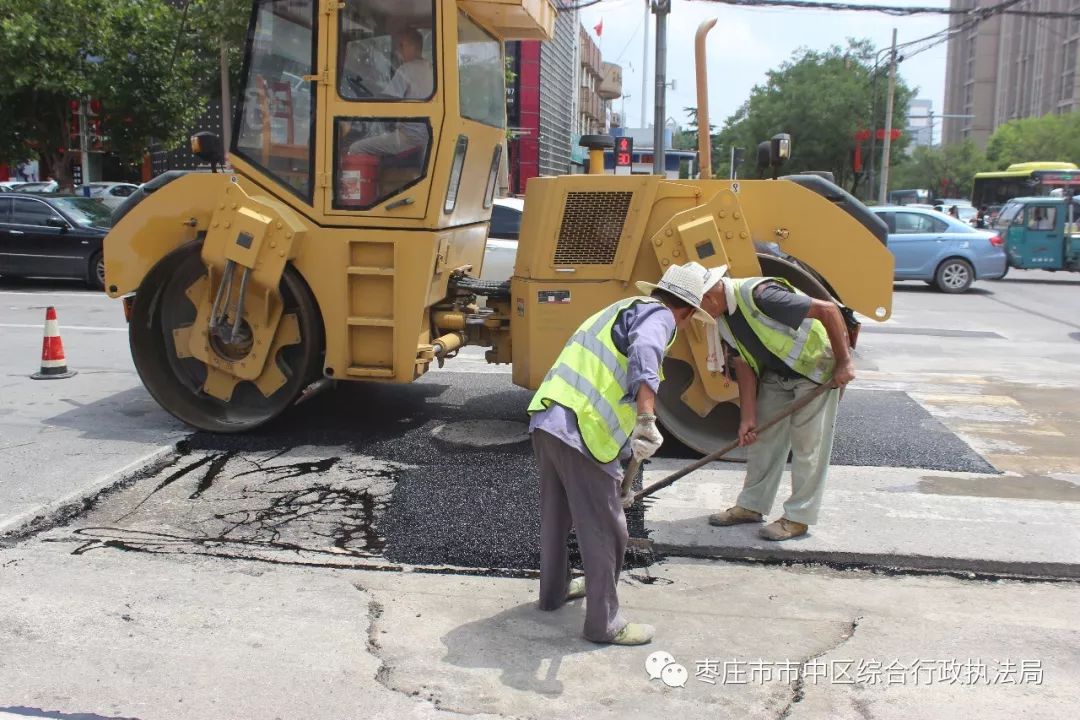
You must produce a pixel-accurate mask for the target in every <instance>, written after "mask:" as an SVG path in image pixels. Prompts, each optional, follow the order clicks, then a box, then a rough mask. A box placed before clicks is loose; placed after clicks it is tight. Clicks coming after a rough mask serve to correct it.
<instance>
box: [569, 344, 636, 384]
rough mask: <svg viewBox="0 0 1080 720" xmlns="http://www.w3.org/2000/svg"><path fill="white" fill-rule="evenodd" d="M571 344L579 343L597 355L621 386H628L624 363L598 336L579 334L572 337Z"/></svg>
mask: <svg viewBox="0 0 1080 720" xmlns="http://www.w3.org/2000/svg"><path fill="white" fill-rule="evenodd" d="M570 342H572V343H577V344H578V345H580V346H581V347H583V348H585V349H586V350H588V351H589V352H591V353H592V354H593V355H595V356H596V357H597V359H598V360H600V362H602V363H603V364H604V365H605V366H606V367H607V368H608V369H609V370H610V371H611V373H612V374H613V375H614V376H615V379H616V380H617V381H618V383H619V385H621V386H622V387H624V388H625V387H626V386H627V378H626V370H624V369H623V366H622V362H620V361H619V359H618V357H616V356H615V353H613V352H611V348H609V347H608V346H607V345H605V344H604V341H603V340H601V339H600V338H599V337H597V336H596V335H590V334H589V333H587V332H579V333H574V335H573V336H571V338H570Z"/></svg>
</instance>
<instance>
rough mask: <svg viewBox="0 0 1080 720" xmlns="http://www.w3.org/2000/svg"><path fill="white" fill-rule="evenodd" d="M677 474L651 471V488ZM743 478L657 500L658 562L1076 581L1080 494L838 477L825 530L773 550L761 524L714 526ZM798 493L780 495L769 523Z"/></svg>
mask: <svg viewBox="0 0 1080 720" xmlns="http://www.w3.org/2000/svg"><path fill="white" fill-rule="evenodd" d="M676 469H678V464H677V463H673V462H672V461H670V460H664V461H661V462H657V463H651V464H650V465H649V466H648V470H647V472H646V474H645V482H646V483H650V482H655V481H657V480H660V479H661V478H662V477H664V476H665V475H667V474H669V473H670V472H673V471H674V470H676ZM744 472H745V468H744V467H743V466H740V465H733V464H729V463H717V464H716V466H714V467H710V468H707V469H703V470H700V471H698V472H696V473H694V474H692V475H690V476H688V477H685V478H683V479H682V480H679V481H678V482H677V483H675V484H674V485H672V486H671V487H670V488H666V489H664V490H661V491H660V492H658V493H657V494H656V495H655V496H654V497H653V498H652V499H651V500H650V501H649V506H648V509H647V511H646V513H645V526H646V529H647V530H648V531H649V537H650V538H651V539H652V540H653V541H654V543H655V544H656V549H657V551H658V552H661V553H669V554H672V555H678V556H700V557H714V558H727V559H743V558H747V559H755V560H767V561H770V562H777V561H794V562H821V563H832V564H836V565H845V566H846V565H855V566H861V567H878V568H896V569H910V570H939V571H959V572H969V573H982V574H987V575H1014V576H1026V577H1070V578H1080V564H1078V559H1080V533H1078V532H1076V531H1075V528H1076V527H1078V526H1080V486H1077V485H1074V484H1073V483H1070V482H1066V481H1061V482H1059V483H1057V484H1048V483H1038V484H1033V483H1028V482H1025V481H1024V479H1023V478H1019V477H1017V476H1013V475H980V474H975V473H948V472H941V471H934V472H925V471H924V472H919V471H915V472H912V471H911V470H906V469H898V468H855V467H844V466H837V467H833V468H832V469H831V470H830V473H829V480H828V486H827V489H826V492H825V499H824V502H823V504H822V511H821V517H820V518H819V523H818V524H816V525H813V526H811V528H810V533H809V534H808V535H806V536H803V537H800V538H795V539H792V540H790V541H786V542H782V543H776V542H769V541H767V540H764V539H762V538H761V537H759V536H758V530H759V529H760V527H761V524H760V523H748V524H745V525H737V526H733V527H726V528H722V527H713V526H711V525H709V524H708V516H709V514H710V513H713V512H717V511H719V510H723V509H724V508H728V507H731V506H732V505H734V504H735V500H736V498H737V497H738V494H739V490H740V489H741V488H742V482H743V477H744ZM788 493H790V484H789V482H788V481H787V479H785V481H784V482H783V483H782V484H781V488H780V492H779V493H778V496H777V500H776V504H775V505H774V508H773V514H772V515H770V516H769V517H768V518H767V521H768V520H773V519H776V518H778V517H780V515H781V514H782V512H783V508H782V504H783V501H784V499H785V498H786V497H787V494H788Z"/></svg>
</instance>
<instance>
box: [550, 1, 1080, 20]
mask: <svg viewBox="0 0 1080 720" xmlns="http://www.w3.org/2000/svg"><path fill="white" fill-rule="evenodd" d="M604 1H605V0H582V1H580V2H577V3H570V2H562V3H558V4H559V5H561V6H562V7H561V9H564V10H581V9H583V8H587V7H592V6H593V5H598V4H600V3H601V2H604ZM693 1H694V2H708V3H717V4H721V5H734V6H736V7H744V8H756V7H760V8H770V7H784V8H794V9H805V10H835V11H841V12H876V13H882V14H885V15H894V16H910V15H950V16H961V17H968V18H978V19H980V20H985V19H986V18H989V17H992V16H994V15H1017V16H1020V17H1035V18H1046V19H1069V18H1080V12H1067V11H1058V10H1024V9H1017V8H1014V7H1013V6H1014V5H1016V4H1017V3H1018V2H1020V1H1021V0H1007V1H1006V2H1001V3H998V4H996V5H988V6H986V7H974V8H953V7H934V6H929V5H922V6H919V5H863V4H857V3H853V2H837V1H834V0H693Z"/></svg>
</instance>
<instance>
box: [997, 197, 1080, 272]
mask: <svg viewBox="0 0 1080 720" xmlns="http://www.w3.org/2000/svg"><path fill="white" fill-rule="evenodd" d="M1077 222H1080V199H1074V198H1070V197H1025V198H1015V199H1013V200H1010V201H1009V202H1008V203H1006V204H1005V207H1003V208H1002V209H1001V212H1000V213H999V214H998V217H997V221H996V223H995V228H996V229H997V230H998V232H1000V233H1001V236H1002V237H1004V238H1005V250H1006V255H1007V257H1008V263H1009V267H1014V268H1019V269H1022V270H1027V269H1031V268H1038V269H1042V270H1073V271H1077V270H1080V233H1078V232H1077Z"/></svg>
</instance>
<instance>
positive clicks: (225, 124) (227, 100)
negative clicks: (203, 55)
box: [220, 38, 293, 156]
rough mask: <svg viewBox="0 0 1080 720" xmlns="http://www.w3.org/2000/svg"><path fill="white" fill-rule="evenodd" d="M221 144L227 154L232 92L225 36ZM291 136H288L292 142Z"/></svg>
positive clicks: (230, 134) (230, 128)
mask: <svg viewBox="0 0 1080 720" xmlns="http://www.w3.org/2000/svg"><path fill="white" fill-rule="evenodd" d="M220 63H221V146H222V148H224V149H225V155H226V156H227V155H228V149H229V145H230V144H232V93H231V92H230V89H229V53H228V50H227V49H226V46H225V38H221V58H220ZM292 141H293V138H289V142H292Z"/></svg>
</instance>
